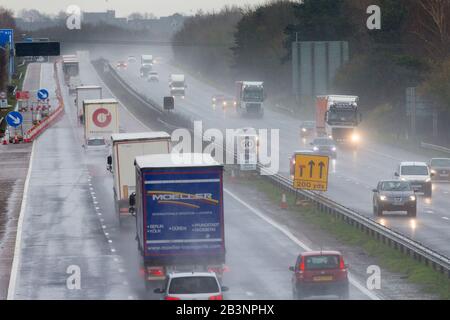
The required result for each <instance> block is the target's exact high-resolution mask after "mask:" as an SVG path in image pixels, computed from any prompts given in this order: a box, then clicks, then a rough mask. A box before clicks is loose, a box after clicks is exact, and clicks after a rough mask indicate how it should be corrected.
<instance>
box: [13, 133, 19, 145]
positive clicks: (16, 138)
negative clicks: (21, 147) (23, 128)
mask: <svg viewBox="0 0 450 320" xmlns="http://www.w3.org/2000/svg"><path fill="white" fill-rule="evenodd" d="M17 143H19V137H18V136H17V134H15V135H14V144H17Z"/></svg>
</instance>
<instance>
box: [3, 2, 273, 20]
mask: <svg viewBox="0 0 450 320" xmlns="http://www.w3.org/2000/svg"><path fill="white" fill-rule="evenodd" d="M265 2H267V0H241V1H240V0H36V1H31V0H0V6H2V7H5V8H8V9H11V10H14V11H15V12H16V13H17V12H18V11H19V10H21V9H24V8H25V9H32V8H33V9H38V10H39V11H43V12H46V13H51V14H54V13H57V12H59V11H61V10H63V11H66V8H67V7H68V6H69V5H77V6H79V7H80V8H81V10H82V11H105V10H106V9H114V10H116V16H118V17H125V16H127V15H129V14H130V13H132V12H136V11H137V12H151V13H153V14H155V15H156V16H158V17H159V16H167V15H171V14H173V13H177V12H179V13H184V14H193V13H195V12H197V10H199V9H202V10H204V11H211V10H219V9H221V8H222V7H223V6H224V5H233V4H235V5H244V4H251V5H254V4H258V3H265Z"/></svg>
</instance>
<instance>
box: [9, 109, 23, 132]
mask: <svg viewBox="0 0 450 320" xmlns="http://www.w3.org/2000/svg"><path fill="white" fill-rule="evenodd" d="M6 122H7V123H8V124H9V125H10V126H11V127H14V128H16V127H18V126H20V125H21V124H22V122H23V116H22V114H20V113H19V112H17V111H11V112H10V113H8V114H7V115H6Z"/></svg>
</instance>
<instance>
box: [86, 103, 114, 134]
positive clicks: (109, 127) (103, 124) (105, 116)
mask: <svg viewBox="0 0 450 320" xmlns="http://www.w3.org/2000/svg"><path fill="white" fill-rule="evenodd" d="M83 115H84V138H85V140H86V141H87V140H88V139H89V138H91V137H96V138H98V137H103V138H105V139H106V140H109V139H110V138H111V135H112V134H114V133H119V103H118V102H117V100H116V99H91V100H83Z"/></svg>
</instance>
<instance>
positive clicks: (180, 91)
mask: <svg viewBox="0 0 450 320" xmlns="http://www.w3.org/2000/svg"><path fill="white" fill-rule="evenodd" d="M169 88H170V95H171V96H172V97H181V98H184V96H185V91H186V83H185V79H184V74H171V75H170V78H169Z"/></svg>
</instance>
